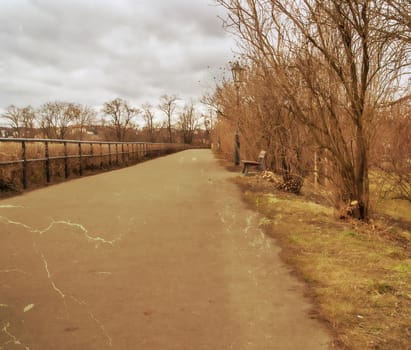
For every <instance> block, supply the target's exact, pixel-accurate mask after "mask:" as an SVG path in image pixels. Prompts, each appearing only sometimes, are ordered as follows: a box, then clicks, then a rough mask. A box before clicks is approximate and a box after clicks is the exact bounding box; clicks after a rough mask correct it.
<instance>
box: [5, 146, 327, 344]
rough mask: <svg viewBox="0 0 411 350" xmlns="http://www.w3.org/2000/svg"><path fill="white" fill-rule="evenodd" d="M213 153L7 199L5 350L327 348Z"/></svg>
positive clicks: (191, 154) (197, 153)
mask: <svg viewBox="0 0 411 350" xmlns="http://www.w3.org/2000/svg"><path fill="white" fill-rule="evenodd" d="M230 176H232V174H230V173H228V172H226V171H225V170H224V169H223V168H221V167H220V166H219V165H218V163H217V161H216V160H215V159H214V157H213V155H212V154H211V152H210V151H208V150H189V151H184V152H181V153H177V154H174V155H171V156H167V157H163V158H159V159H156V160H153V161H149V162H145V163H142V164H139V165H136V166H133V167H130V168H126V169H122V170H118V171H113V172H110V173H105V174H101V175H96V176H91V177H87V178H83V179H78V180H73V181H70V182H67V183H63V184H60V185H55V186H52V187H49V188H45V189H41V190H37V191H33V192H30V193H27V194H25V195H23V196H20V197H15V198H12V199H6V200H2V201H0V242H1V245H0V349H30V350H33V349H35V350H48V349H50V350H51V349H62V350H64V349H70V350H72V349H148V350H157V349H161V350H168V349H176V350H185V349H187V350H200V349H209V350H219V349H222V350H225V349H235V350H241V349H254V350H264V349H279V350H280V349H281V350H286V349H294V350H299V349H304V350H310V349H327V343H328V342H329V340H330V339H329V337H328V336H327V333H326V332H325V330H324V329H323V328H322V326H321V325H320V324H319V323H318V322H317V321H316V320H313V319H310V317H309V310H310V305H309V304H308V303H307V301H306V300H305V299H304V298H303V297H302V287H301V285H300V284H299V283H298V282H297V281H296V280H295V279H294V278H293V277H291V275H290V274H289V272H288V271H287V269H286V268H285V267H284V266H283V264H282V262H281V261H280V260H279V258H278V248H276V247H275V245H274V244H273V242H272V241H271V240H270V239H267V238H265V237H264V235H263V233H262V231H261V230H260V229H259V223H260V219H261V218H260V217H259V216H258V215H257V214H256V213H254V212H252V211H250V210H249V209H247V208H246V207H245V205H244V204H243V203H242V202H241V199H240V193H239V191H238V189H237V188H236V186H235V185H233V184H232V183H230V181H228V178H229V177H230Z"/></svg>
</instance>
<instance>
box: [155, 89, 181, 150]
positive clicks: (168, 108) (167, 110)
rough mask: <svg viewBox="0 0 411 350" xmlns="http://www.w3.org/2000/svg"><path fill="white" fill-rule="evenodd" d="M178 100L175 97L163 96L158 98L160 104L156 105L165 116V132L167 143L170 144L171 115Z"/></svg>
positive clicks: (171, 135)
mask: <svg viewBox="0 0 411 350" xmlns="http://www.w3.org/2000/svg"><path fill="white" fill-rule="evenodd" d="M177 100H178V97H177V96H175V95H172V96H169V95H163V96H161V97H160V104H159V105H158V108H159V109H160V110H161V111H162V112H164V114H165V115H166V118H167V120H166V127H167V132H168V142H170V143H172V142H173V134H172V126H173V125H172V123H173V115H174V112H175V110H176V107H177V105H176V101H177Z"/></svg>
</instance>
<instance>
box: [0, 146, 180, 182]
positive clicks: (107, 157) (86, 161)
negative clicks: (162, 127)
mask: <svg viewBox="0 0 411 350" xmlns="http://www.w3.org/2000/svg"><path fill="white" fill-rule="evenodd" d="M186 148H187V146H186V145H185V144H179V143H152V142H111V141H107V142H106V141H79V140H59V139H27V138H0V170H1V172H0V182H3V186H4V182H5V180H4V177H5V173H6V172H5V171H4V169H5V168H6V167H12V168H13V171H12V172H11V175H10V173H9V178H10V177H13V179H9V181H12V182H15V180H16V179H15V177H16V175H17V176H18V177H20V185H21V186H22V187H23V188H24V189H26V188H27V187H28V182H29V178H30V175H29V167H30V164H37V163H42V164H43V170H42V171H41V172H43V175H44V178H45V180H46V182H47V183H50V182H51V179H52V172H53V164H54V165H55V167H59V166H60V167H61V166H62V168H63V169H64V171H63V173H64V175H63V177H64V178H66V179H67V178H68V177H69V176H70V174H71V173H76V174H78V175H80V176H82V175H83V172H84V170H85V169H87V170H95V169H96V168H100V169H104V168H108V169H109V168H112V167H117V166H127V165H131V164H135V163H138V162H139V161H142V160H144V159H147V158H153V157H155V156H159V155H162V154H167V153H173V152H177V151H180V150H183V149H186ZM57 163H60V164H59V165H57ZM61 163H62V164H61ZM19 165H20V166H19ZM16 167H17V168H19V169H16ZM18 172H19V173H20V175H18ZM37 172H38V169H37ZM54 176H56V177H62V176H61V175H57V174H55V175H54ZM6 182H7V181H6Z"/></svg>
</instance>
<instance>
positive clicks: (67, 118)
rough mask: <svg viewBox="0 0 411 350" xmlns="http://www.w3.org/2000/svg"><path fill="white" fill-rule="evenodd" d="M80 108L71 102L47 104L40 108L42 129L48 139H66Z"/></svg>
mask: <svg viewBox="0 0 411 350" xmlns="http://www.w3.org/2000/svg"><path fill="white" fill-rule="evenodd" d="M79 110H80V107H79V106H78V105H77V104H75V103H71V102H57V101H56V102H47V103H45V104H43V105H42V106H41V107H40V108H39V111H38V113H39V116H40V121H39V122H40V128H41V129H42V132H43V135H44V137H46V138H58V139H65V138H66V136H67V133H68V130H69V128H70V126H71V125H73V124H74V123H75V120H76V118H77V116H78V114H79V113H80V112H79Z"/></svg>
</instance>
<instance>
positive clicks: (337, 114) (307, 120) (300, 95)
mask: <svg viewBox="0 0 411 350" xmlns="http://www.w3.org/2000/svg"><path fill="white" fill-rule="evenodd" d="M218 2H219V3H220V4H221V5H223V6H224V7H226V9H227V10H228V11H229V17H228V20H227V23H226V24H227V27H228V28H229V29H231V30H232V31H233V32H235V33H236V34H237V35H238V36H239V38H240V43H241V48H242V49H243V51H244V54H245V55H246V57H247V58H248V60H250V62H252V64H253V65H255V66H258V67H260V69H261V70H262V71H263V74H264V76H265V77H271V83H272V84H273V86H274V87H275V90H276V91H277V92H278V94H279V96H280V99H279V101H280V102H281V107H282V108H283V109H285V110H286V111H287V112H288V113H289V114H290V115H291V116H292V118H295V119H297V120H298V121H299V122H300V123H301V124H302V125H305V127H306V128H308V130H309V132H310V135H311V137H312V138H313V139H314V140H315V141H316V143H317V145H318V147H320V148H321V149H323V150H325V152H326V153H327V157H328V159H329V163H330V167H331V168H332V169H333V171H334V174H333V179H336V180H338V181H337V183H336V185H337V186H336V187H335V190H336V194H338V196H337V197H338V198H339V199H340V200H341V201H344V202H350V203H356V204H357V205H358V208H359V211H358V213H359V214H358V217H359V218H360V219H366V218H367V217H368V208H369V180H368V168H369V149H370V146H371V141H372V136H373V133H372V131H373V128H374V127H375V125H374V119H373V117H374V115H375V110H376V108H377V107H378V105H379V104H381V103H383V102H384V101H385V100H386V99H387V98H389V97H390V96H389V95H390V93H392V91H395V89H396V86H395V84H396V82H398V77H399V75H401V74H402V67H404V65H407V64H409V58H408V57H407V56H406V55H404V52H405V50H406V45H405V43H404V41H400V40H398V38H397V37H395V36H393V35H387V34H386V33H385V32H384V31H383V30H382V26H383V24H384V23H383V20H382V19H381V15H380V14H379V12H378V5H379V2H378V1H377V2H370V1H365V0H364V1H359V0H357V1H354V0H350V1H345V2H341V1H339V0H327V1H320V0H302V1H301V0H290V1H287V2H284V1H281V0H271V1H263V0H246V1H241V0H218ZM285 29H286V30H285ZM407 60H408V62H407Z"/></svg>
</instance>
